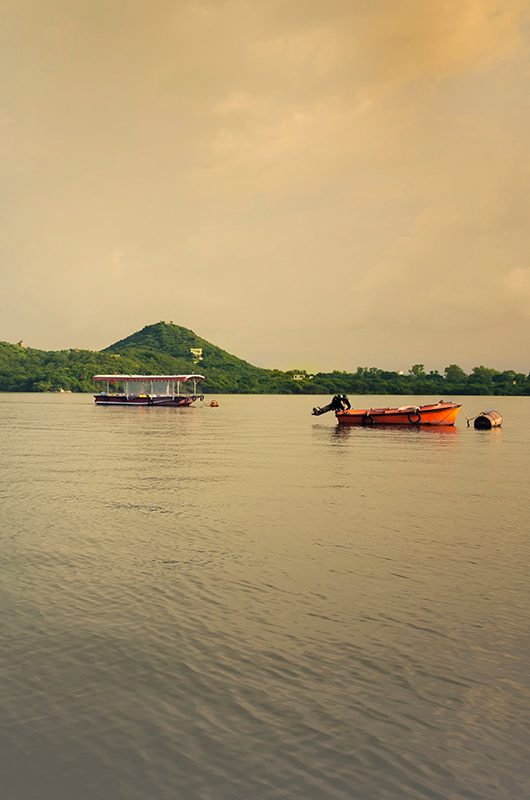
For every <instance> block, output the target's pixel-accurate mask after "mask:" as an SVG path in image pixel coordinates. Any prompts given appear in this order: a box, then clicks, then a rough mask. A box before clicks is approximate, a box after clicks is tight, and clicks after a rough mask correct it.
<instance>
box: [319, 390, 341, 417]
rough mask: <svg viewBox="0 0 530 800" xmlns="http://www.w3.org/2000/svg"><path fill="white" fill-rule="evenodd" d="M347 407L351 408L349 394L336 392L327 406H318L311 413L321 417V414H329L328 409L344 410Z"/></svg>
mask: <svg viewBox="0 0 530 800" xmlns="http://www.w3.org/2000/svg"><path fill="white" fill-rule="evenodd" d="M347 408H351V404H350V401H349V400H348V398H347V396H346V395H345V394H342V395H341V394H336V395H335V397H334V398H333V399H332V400H331V402H330V403H328V404H327V406H322V408H319V407H318V406H317V407H316V408H314V409H313V410H312V412H311V413H312V414H313V416H314V417H319V416H320V415H321V414H327V413H328V411H344V410H345V409H347Z"/></svg>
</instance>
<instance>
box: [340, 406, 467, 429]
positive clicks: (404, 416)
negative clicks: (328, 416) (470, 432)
mask: <svg viewBox="0 0 530 800" xmlns="http://www.w3.org/2000/svg"><path fill="white" fill-rule="evenodd" d="M460 408H461V405H460V404H458V403H444V402H440V403H432V404H429V405H425V406H404V407H402V408H363V409H353V408H352V409H349V410H348V411H337V413H336V417H337V422H338V423H339V425H363V426H365V427H371V426H373V425H416V426H417V425H447V426H451V425H454V424H455V423H456V418H457V417H458V412H459V411H460Z"/></svg>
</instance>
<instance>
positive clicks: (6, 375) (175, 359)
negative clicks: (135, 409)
mask: <svg viewBox="0 0 530 800" xmlns="http://www.w3.org/2000/svg"><path fill="white" fill-rule="evenodd" d="M190 348H200V349H202V358H201V360H200V361H198V360H197V359H195V358H194V357H193V355H192V353H191V352H190ZM192 372H199V373H201V374H204V375H205V376H206V381H205V382H204V384H203V389H204V391H205V392H217V393H241V394H245V393H249V394H334V393H335V392H345V393H347V394H352V395H355V394H428V395H440V397H448V396H450V395H460V394H471V395H482V394H484V395H485V394H490V395H495V394H498V395H530V375H525V374H523V373H517V372H514V371H512V370H505V371H498V370H495V369H490V368H488V367H484V366H479V367H474V368H473V370H472V371H471V373H469V374H466V373H465V372H464V370H463V369H461V368H460V367H459V366H458V365H456V364H451V365H450V366H448V367H446V368H445V370H444V371H443V373H439V372H437V371H436V370H434V371H430V372H427V371H426V370H425V368H424V366H423V365H422V364H415V365H414V366H413V367H411V369H410V371H409V372H408V374H406V375H402V374H400V373H398V372H391V371H386V370H381V369H377V368H376V367H357V369H356V371H355V372H351V373H350V372H343V371H341V372H339V371H334V372H319V373H317V374H315V375H314V376H311V377H310V376H309V375H307V374H306V373H304V371H303V370H290V371H287V372H282V371H280V370H271V369H261V368H260V367H255V366H254V365H253V364H249V363H248V362H247V361H244V360H243V359H241V358H238V357H237V356H234V355H232V354H231V353H227V352H226V351H225V350H222V349H221V348H220V347H216V346H215V345H213V344H211V343H210V342H208V341H206V339H202V338H201V337H200V336H197V335H196V334H195V333H194V332H193V331H191V330H189V329H188V328H183V327H181V326H180V325H173V324H172V323H166V322H159V323H156V324H155V325H147V326H146V327H145V328H143V329H142V330H141V331H137V332H136V333H133V334H132V335H131V336H128V337H126V338H125V339H121V340H120V341H119V342H115V343H114V344H112V345H110V346H109V347H107V348H105V349H104V350H101V351H91V350H58V351H46V350H36V349H33V348H30V347H21V346H19V345H14V344H8V343H7V342H0V391H4V392H50V391H61V390H65V391H72V392H92V391H94V390H95V389H96V388H97V387H96V385H95V384H94V382H93V381H92V376H93V375H96V374H98V373H102V374H106V373H110V374H112V373H122V374H134V373H136V374H138V373H144V374H145V373H147V374H156V373H158V374H161V373H169V374H178V373H192ZM295 374H296V375H297V377H298V378H299V379H298V380H295V379H294V377H293V376H294V375H295ZM301 376H305V377H301Z"/></svg>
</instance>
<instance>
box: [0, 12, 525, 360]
mask: <svg viewBox="0 0 530 800" xmlns="http://www.w3.org/2000/svg"><path fill="white" fill-rule="evenodd" d="M529 8H530V6H529V4H528V2H527V0H0V10H1V17H2V23H1V26H0V28H1V33H0V137H1V139H0V179H1V185H2V192H1V193H0V269H1V274H2V291H1V294H0V339H3V340H7V341H17V340H18V339H21V338H23V339H24V340H25V341H27V342H28V343H29V344H30V345H32V346H34V347H40V348H46V349H52V348H53V349H55V348H65V347H87V348H99V347H103V346H105V345H107V344H109V343H110V342H112V341H114V340H116V339H118V338H121V337H123V336H126V335H128V334H129V333H131V332H133V331H134V330H137V329H138V328H141V327H143V326H144V325H145V324H148V323H151V322H157V321H158V320H162V319H164V320H168V321H169V320H173V321H174V322H177V323H179V324H181V325H185V326H186V327H191V328H193V330H195V331H196V332H197V333H199V334H200V335H202V336H204V337H205V338H206V339H209V340H210V341H213V342H214V343H216V344H219V345H221V346H222V347H224V348H226V349H228V350H230V351H231V352H234V353H236V354H237V355H240V356H242V357H244V358H247V359H248V360H250V361H252V362H254V363H257V364H260V365H263V366H277V367H281V368H288V367H308V368H310V369H318V368H338V369H352V368H355V367H356V366H357V365H367V366H372V365H376V366H380V367H384V368H395V369H407V368H408V367H409V366H410V365H411V364H413V363H416V362H421V363H424V364H425V365H426V367H427V368H441V367H443V366H444V365H446V364H449V363H453V362H456V363H459V364H461V365H462V366H464V367H466V368H469V367H471V366H474V365H475V364H486V365H489V366H495V367H498V368H503V367H514V368H517V369H522V370H524V371H528V370H529V369H530V358H529V354H530V220H529V216H530V202H529V201H530V197H529V195H530V135H529V134H530V46H529V42H530V36H529V25H530V15H529V13H528V11H529Z"/></svg>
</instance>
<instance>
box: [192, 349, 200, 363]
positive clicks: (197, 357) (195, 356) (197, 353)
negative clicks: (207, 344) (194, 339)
mask: <svg viewBox="0 0 530 800" xmlns="http://www.w3.org/2000/svg"><path fill="white" fill-rule="evenodd" d="M190 353H191V354H192V356H193V360H194V361H195V363H198V362H199V361H202V347H190Z"/></svg>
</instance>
